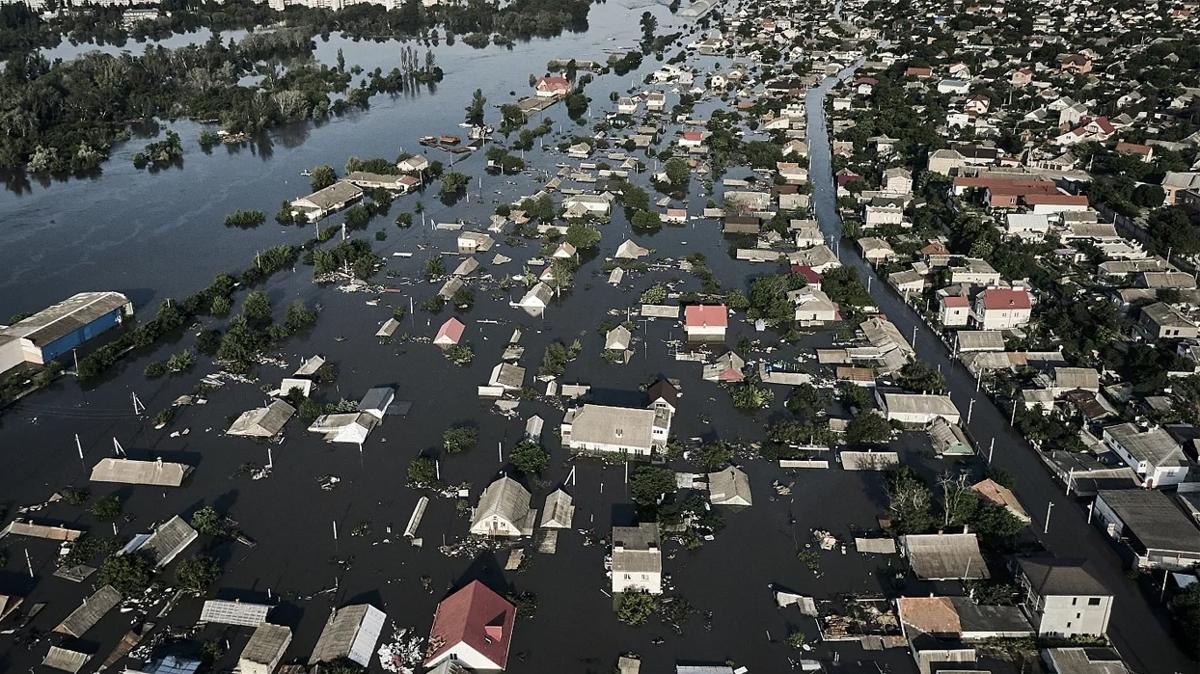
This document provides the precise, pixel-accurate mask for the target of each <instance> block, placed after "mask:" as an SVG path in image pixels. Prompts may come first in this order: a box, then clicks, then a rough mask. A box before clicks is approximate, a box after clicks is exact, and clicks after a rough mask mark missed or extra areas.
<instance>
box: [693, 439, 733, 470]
mask: <svg viewBox="0 0 1200 674" xmlns="http://www.w3.org/2000/svg"><path fill="white" fill-rule="evenodd" d="M732 460H733V448H732V447H730V446H729V445H727V444H725V443H724V442H712V443H709V444H707V445H704V446H703V447H701V448H700V467H701V468H703V469H704V471H705V472H707V473H715V472H717V471H719V470H722V469H724V468H725V467H726V466H728V465H729V462H730V461H732Z"/></svg>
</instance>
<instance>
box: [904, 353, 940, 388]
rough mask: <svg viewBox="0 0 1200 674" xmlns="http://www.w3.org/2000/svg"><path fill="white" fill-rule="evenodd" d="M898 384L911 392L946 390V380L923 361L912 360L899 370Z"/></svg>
mask: <svg viewBox="0 0 1200 674" xmlns="http://www.w3.org/2000/svg"><path fill="white" fill-rule="evenodd" d="M897 379H898V383H899V384H900V385H901V386H903V387H904V388H907V389H909V390H912V391H922V392H925V393H930V392H933V391H941V390H943V389H945V388H946V378H945V377H943V376H942V373H941V372H939V371H938V370H937V369H936V368H934V367H933V366H931V365H929V363H925V362H923V361H919V360H914V361H912V362H911V363H906V364H905V365H904V367H902V368H900V373H899V377H897Z"/></svg>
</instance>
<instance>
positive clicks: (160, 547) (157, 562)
mask: <svg viewBox="0 0 1200 674" xmlns="http://www.w3.org/2000/svg"><path fill="white" fill-rule="evenodd" d="M199 536H200V534H198V533H197V532H196V530H195V529H193V528H192V526H191V525H190V524H188V523H187V522H185V521H183V518H182V517H180V516H179V515H176V516H174V517H172V518H171V519H169V520H167V521H166V522H164V523H162V524H160V525H158V526H157V527H155V528H154V531H152V532H150V533H148V534H138V535H136V536H134V537H133V540H131V541H129V543H127V544H126V545H125V547H124V548H122V549H121V552H120V554H123V555H126V554H130V553H133V552H141V553H144V554H147V555H149V556H150V559H152V560H154V568H156V569H161V568H162V567H164V566H166V565H167V564H170V563H171V560H173V559H175V558H176V557H177V556H179V553H181V552H183V551H184V549H185V548H187V546H189V545H191V543H192V541H194V540H196V538H198V537H199Z"/></svg>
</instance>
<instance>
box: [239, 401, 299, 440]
mask: <svg viewBox="0 0 1200 674" xmlns="http://www.w3.org/2000/svg"><path fill="white" fill-rule="evenodd" d="M295 413H296V408H295V407H292V406H291V405H289V404H287V403H285V402H284V401H282V400H275V401H272V402H271V404H270V405H267V406H266V407H258V408H255V409H252V410H246V411H245V412H242V414H241V416H239V417H238V418H237V419H235V420H234V422H233V424H231V425H230V426H229V430H227V431H225V434H226V435H236V436H241V437H245V438H273V437H276V436H277V435H279V434H280V433H281V432H282V431H283V427H284V425H285V424H287V422H288V420H289V419H291V418H292V415H293V414H295Z"/></svg>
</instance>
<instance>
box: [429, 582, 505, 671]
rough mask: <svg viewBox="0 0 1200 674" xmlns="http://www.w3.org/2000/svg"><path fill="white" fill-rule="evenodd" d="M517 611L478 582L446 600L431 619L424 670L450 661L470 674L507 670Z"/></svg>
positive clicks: (472, 583) (439, 605)
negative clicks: (431, 624)
mask: <svg viewBox="0 0 1200 674" xmlns="http://www.w3.org/2000/svg"><path fill="white" fill-rule="evenodd" d="M516 620H517V609H516V607H514V606H513V605H512V604H511V603H509V602H508V600H506V599H505V598H504V597H502V596H500V595H499V594H497V593H496V592H495V591H493V590H492V589H491V588H489V587H487V586H486V585H484V584H483V583H481V582H479V581H478V580H475V581H471V583H470V584H468V585H467V586H465V587H463V588H462V589H460V590H458V591H457V592H455V593H454V594H452V595H450V596H449V597H446V598H445V599H443V600H442V601H441V603H440V604H438V607H437V612H436V613H434V615H433V627H432V628H430V630H429V641H428V642H427V644H426V647H425V661H424V663H423V666H425V667H435V666H437V665H438V664H439V663H443V662H447V661H452V662H457V663H461V664H462V665H464V666H466V667H467V668H469V669H470V671H472V672H500V671H503V670H504V669H505V668H507V667H508V651H509V647H510V646H511V644H512V635H513V627H514V626H515V624H516Z"/></svg>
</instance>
